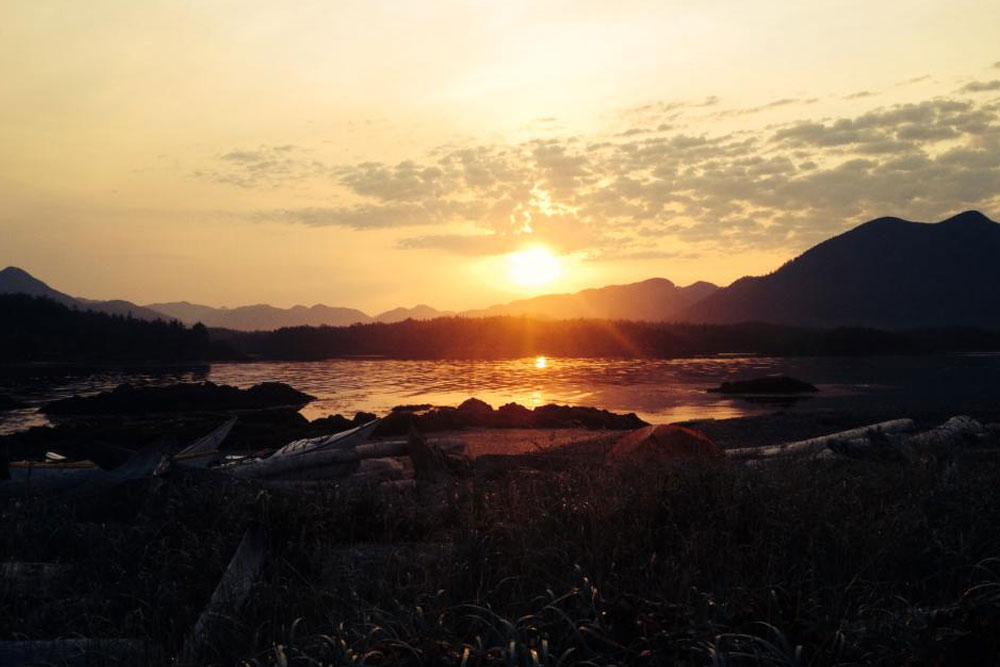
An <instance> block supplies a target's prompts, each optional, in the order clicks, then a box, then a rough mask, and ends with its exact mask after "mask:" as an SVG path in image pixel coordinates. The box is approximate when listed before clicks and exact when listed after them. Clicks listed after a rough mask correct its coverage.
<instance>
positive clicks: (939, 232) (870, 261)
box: [685, 211, 1000, 328]
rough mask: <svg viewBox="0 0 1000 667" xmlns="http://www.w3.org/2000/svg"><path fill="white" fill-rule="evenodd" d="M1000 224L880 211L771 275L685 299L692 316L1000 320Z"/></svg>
mask: <svg viewBox="0 0 1000 667" xmlns="http://www.w3.org/2000/svg"><path fill="white" fill-rule="evenodd" d="M998 258H1000V225H998V224H997V223H995V222H993V221H992V220H990V219H989V218H987V217H986V216H985V215H983V214H982V213H979V212H978V211H967V212H965V213H962V214H960V215H956V216H955V217H953V218H949V219H947V220H945V221H943V222H939V223H936V224H928V223H919V222H908V221H906V220H900V219H899V218H878V219H877V220H872V221H870V222H866V223H865V224H863V225H861V226H859V227H856V228H854V229H852V230H851V231H849V232H846V233H844V234H841V235H840V236H836V237H834V238H832V239H829V240H827V241H824V242H823V243H820V244H819V245H817V246H815V247H813V248H811V249H810V250H808V251H806V252H804V253H803V254H802V255H800V256H799V257H797V258H795V259H793V260H792V261H790V262H788V263H787V264H785V265H784V266H782V267H781V268H780V269H778V270H777V271H775V272H774V273H772V274H770V275H767V276H761V277H756V278H741V279H740V280H737V281H736V282H734V283H733V284H732V285H730V286H729V287H727V288H725V289H722V290H719V291H718V292H716V293H714V294H712V295H710V296H708V297H706V298H705V299H703V300H702V301H700V302H699V303H697V304H695V305H694V306H692V307H691V308H690V309H689V310H688V311H687V312H686V313H685V319H687V320H689V321H695V322H712V323H725V322H750V321H757V322H771V323H775V324H797V325H807V326H820V327H828V326H851V325H863V326H872V327H882V328H905V327H934V326H980V327H1000V260H998Z"/></svg>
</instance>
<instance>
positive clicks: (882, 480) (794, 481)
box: [0, 451, 1000, 666]
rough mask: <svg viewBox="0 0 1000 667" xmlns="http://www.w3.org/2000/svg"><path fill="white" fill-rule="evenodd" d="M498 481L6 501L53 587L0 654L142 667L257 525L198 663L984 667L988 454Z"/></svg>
mask: <svg viewBox="0 0 1000 667" xmlns="http://www.w3.org/2000/svg"><path fill="white" fill-rule="evenodd" d="M493 463H494V464H495V463H496V461H494V462H493ZM505 463H506V464H508V465H505V466H502V467H500V468H498V467H497V466H496V465H493V466H492V467H491V468H490V469H491V471H492V472H491V473H490V474H486V473H485V472H484V471H483V470H484V469H482V467H481V470H480V474H479V475H478V477H477V479H476V480H475V482H474V483H472V484H471V485H468V486H465V487H462V488H459V487H455V488H452V489H449V490H442V489H438V490H437V491H436V492H432V493H430V495H428V494H422V495H420V496H419V497H417V498H414V497H411V496H407V495H400V496H397V497H381V498H375V497H374V496H369V495H366V494H363V493H361V494H352V495H351V496H350V497H344V496H342V495H341V494H340V493H339V492H338V491H336V490H332V489H331V490H326V491H323V492H313V493H308V494H303V493H299V492H297V493H292V492H279V491H265V490H262V489H260V488H258V487H255V486H252V485H249V484H246V483H237V482H229V481H227V482H224V483H221V482H220V481H219V480H218V479H217V478H214V477H212V478H206V477H204V476H202V475H196V474H192V473H187V474H175V475H173V476H172V477H170V478H168V479H161V480H155V481H151V482H142V483H137V484H135V485H133V486H131V487H127V488H121V489H118V490H116V491H115V492H113V493H107V494H103V495H101V496H99V497H88V498H86V499H81V498H74V499H73V500H72V501H66V500H65V499H64V500H59V499H54V498H34V499H27V500H24V501H19V502H10V503H8V504H6V505H5V506H4V507H3V510H2V520H0V555H2V558H3V560H5V561H36V562H37V561H48V562H52V561H56V562H65V563H69V564H72V565H73V567H74V577H73V578H72V581H71V582H70V583H68V584H67V586H68V588H67V590H65V591H64V592H63V594H62V599H60V600H58V601H57V600H49V601H42V602H39V600H37V599H31V600H29V599H21V598H16V597H12V598H9V599H5V600H4V604H3V605H0V637H3V638H7V639H13V638H35V639H41V638H51V637H59V636H71V635H72V636H83V637H139V638H144V639H148V640H149V642H150V645H151V646H155V647H157V653H156V654H155V657H154V656H153V655H151V656H149V658H150V659H151V660H159V661H161V662H164V663H165V662H167V661H169V659H170V656H172V655H176V653H177V652H178V651H179V649H180V647H181V645H182V643H183V640H184V637H185V635H186V634H187V633H188V632H189V629H190V628H191V627H192V625H193V624H194V621H195V619H196V618H197V617H198V615H199V613H200V612H201V609H202V608H203V607H204V605H205V602H206V600H207V599H208V597H209V596H210V595H211V594H212V591H213V589H214V587H215V585H216V582H217V581H218V578H219V576H220V575H221V573H222V571H223V570H224V569H225V567H226V564H227V563H228V560H229V558H230V557H231V556H232V553H233V551H234V549H235V548H236V545H237V544H238V543H239V540H240V537H241V535H242V534H243V532H244V531H245V529H246V528H247V527H248V526H251V525H260V526H261V527H262V528H263V531H264V534H265V535H266V541H267V555H266V559H265V563H264V569H263V572H262V574H261V577H260V580H259V583H258V584H257V585H256V587H255V588H254V590H253V593H252V595H251V597H250V599H249V601H248V602H247V604H246V605H244V607H243V608H242V609H241V610H240V611H239V612H238V613H237V614H236V615H235V617H234V618H232V619H230V621H231V622H228V623H227V625H226V630H225V631H224V632H217V634H216V636H213V637H211V638H210V641H211V644H212V652H213V655H214V658H209V659H208V660H209V661H212V660H214V662H216V663H217V664H234V663H240V662H243V663H246V664H251V665H316V664H467V665H477V664H490V665H492V664H496V665H534V664H546V665H558V664H562V665H570V664H596V665H605V664H677V665H810V666H826V665H860V664H863V665H947V664H955V665H959V664H961V665H992V664H996V663H997V661H998V660H1000V639H998V637H1000V633H998V632H997V631H998V630H1000V560H996V557H997V556H1000V533H998V532H997V531H996V528H995V527H996V525H997V522H998V521H1000V486H998V485H997V484H996V479H997V478H998V475H1000V460H998V459H996V458H995V455H994V454H991V453H987V452H976V451H965V452H961V453H958V454H951V453H949V454H939V455H934V456H929V457H927V458H925V459H924V460H922V461H921V462H920V463H919V464H917V465H911V466H903V465H901V464H893V465H888V464H885V465H880V464H875V463H870V462H868V463H861V462H852V461H844V462H840V463H838V464H826V465H823V466H819V465H818V464H816V463H805V462H792V461H787V462H779V463H776V464H774V465H770V466H767V467H765V468H743V467H730V466H729V465H727V464H725V463H719V464H674V465H664V466H662V467H649V466H646V467H643V468H627V467H626V468H616V469H607V468H603V467H600V466H598V465H596V464H595V458H593V457H586V456H578V457H575V458H573V459H572V461H570V460H568V459H559V460H552V459H547V458H542V457H540V456H535V457H521V458H517V459H514V458H511V459H507V460H505ZM498 470H500V471H501V472H497V471H498ZM504 471H506V472H504ZM385 545H390V546H385Z"/></svg>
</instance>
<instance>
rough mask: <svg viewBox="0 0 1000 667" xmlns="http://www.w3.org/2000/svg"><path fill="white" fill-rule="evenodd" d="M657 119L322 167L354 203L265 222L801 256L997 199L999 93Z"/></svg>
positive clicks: (480, 251)
mask: <svg viewBox="0 0 1000 667" xmlns="http://www.w3.org/2000/svg"><path fill="white" fill-rule="evenodd" d="M859 99H860V98H859ZM802 102H803V101H802V100H796V99H793V98H785V99H779V100H775V101H774V102H771V103H769V104H768V105H764V107H761V108H766V107H777V106H788V107H791V106H792V105H793V104H799V103H802ZM672 104H675V103H659V104H653V105H649V106H651V107H653V108H654V109H656V110H658V111H662V110H663V109H666V108H674V107H671V105H672ZM754 108H756V107H754ZM751 109H753V108H751ZM661 116H662V113H654V114H651V115H650V117H649V118H646V119H645V122H644V121H643V119H642V118H631V119H630V121H631V122H630V126H631V127H630V129H634V130H635V131H627V132H621V131H618V132H615V133H609V134H608V135H599V136H590V137H587V136H563V137H554V138H552V137H550V138H546V139H532V140H527V141H524V142H521V143H510V144H505V143H496V144H481V145H461V146H460V145H451V146H442V147H440V148H438V149H436V150H434V151H431V152H430V153H428V154H426V155H424V156H419V157H418V156H414V158H413V159H411V160H407V161H403V162H398V163H392V164H389V163H381V162H362V163H357V164H348V165H340V166H336V167H329V166H324V167H323V170H322V173H323V174H324V175H325V176H326V177H327V179H328V181H327V182H328V185H329V187H330V189H331V191H332V192H331V195H334V194H335V193H336V192H339V191H343V193H344V194H346V195H348V196H349V197H350V200H355V201H357V203H354V204H351V205H333V206H329V207H311V208H297V209H296V208H289V209H281V210H271V211H263V212H261V213H259V214H258V215H257V216H256V219H258V220H261V221H270V222H284V223H290V224H301V225H308V226H314V227H317V226H331V227H342V228H347V229H353V230H369V229H394V228H398V229H401V230H402V229H407V230H413V231H411V233H407V234H405V235H401V236H400V237H399V238H398V239H397V241H396V244H397V247H399V248H403V249H407V250H437V251H444V252H452V253H457V254H462V255H475V256H482V255H491V254H499V253H505V252H509V251H511V250H513V249H516V248H519V247H521V246H523V245H524V244H526V243H530V242H538V243H545V244H547V245H549V246H551V247H552V248H553V250H556V251H558V252H562V253H579V254H580V255H581V256H583V257H586V258H588V259H592V260H595V261H597V260H608V261H610V260H615V259H636V260H639V259H669V258H671V257H675V258H676V257H681V256H682V255H678V254H677V253H678V252H682V253H683V252H684V251H686V250H688V249H690V248H691V247H697V248H699V252H705V251H708V250H709V249H711V248H712V247H713V246H715V247H724V248H726V250H728V251H735V250H741V249H778V248H780V249H794V250H801V249H802V248H804V247H806V246H808V245H810V244H812V243H815V242H817V241H820V240H822V239H824V238H827V237H829V236H831V235H833V234H836V233H839V232H841V231H844V230H845V229H846V228H848V227H849V226H850V225H852V224H856V223H858V222H861V221H863V220H866V219H870V218H874V217H878V216H880V215H898V216H901V217H908V218H911V219H918V220H935V219H940V218H942V217H945V216H946V215H948V214H949V213H952V212H954V211H958V210H963V209H968V208H983V209H986V210H987V211H988V212H991V209H994V207H998V206H1000V104H998V103H996V102H995V101H991V102H976V101H974V100H972V99H968V98H963V99H948V98H934V99H929V100H925V101H921V102H915V103H908V104H895V105H887V106H881V107H877V108H874V109H871V110H868V111H865V112H862V113H857V114H849V115H844V116H840V117H827V118H810V117H808V116H804V117H801V118H800V119H799V120H795V121H792V122H782V123H779V124H777V125H766V126H761V127H759V128H755V129H750V128H748V129H740V130H739V131H733V132H724V133H713V132H711V131H710V129H706V130H705V131H703V132H693V131H692V130H691V129H690V128H688V129H684V128H680V129H674V128H673V127H661V125H663V123H662V122H661ZM705 127H706V128H707V127H708V126H705ZM307 158H308V155H307V154H306V152H305V151H302V150H300V149H295V148H294V147H292V148H289V149H288V150H284V151H283V150H279V149H278V148H277V147H261V148H257V149H252V150H239V151H237V150H233V151H230V152H228V153H226V154H224V155H221V156H220V157H219V159H218V161H219V163H221V164H224V165H226V166H227V167H228V168H229V169H230V172H226V173H233V174H238V175H240V176H241V177H242V178H246V179H250V181H251V182H256V181H254V180H253V179H254V178H258V179H261V180H260V182H262V183H263V184H265V185H266V184H268V183H271V182H274V181H275V180H276V179H281V178H286V177H289V178H290V176H286V174H288V173H289V172H291V173H301V172H296V170H297V169H301V170H303V171H304V173H312V172H311V170H313V169H318V167H315V166H314V165H311V164H310V161H309V160H308V159H307ZM282 159H285V160H290V161H291V163H290V164H283V163H282V162H281V160H282ZM222 171H224V170H223V169H221V168H220V172H222ZM258 174H266V175H267V177H266V178H264V177H260V176H257V175H258ZM238 184H239V183H238ZM421 227H423V228H425V229H419V230H417V228H421Z"/></svg>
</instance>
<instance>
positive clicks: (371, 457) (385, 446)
mask: <svg viewBox="0 0 1000 667" xmlns="http://www.w3.org/2000/svg"><path fill="white" fill-rule="evenodd" d="M431 444H433V445H434V446H435V447H436V448H438V449H439V450H440V451H442V452H444V453H445V454H446V455H448V454H454V453H460V452H462V451H463V450H464V449H465V443H463V442H461V441H460V440H438V441H431ZM411 456H412V454H411V444H410V442H409V441H407V440H382V441H375V442H366V443H362V444H359V445H356V446H353V447H343V448H332V449H325V450H322V451H318V452H309V453H305V454H298V455H294V456H283V457H277V458H274V457H272V458H266V459H259V460H256V461H251V462H247V463H240V464H235V465H233V466H231V467H230V468H226V469H222V472H226V473H227V474H230V475H233V476H234V477H239V478H241V479H260V480H275V481H288V480H307V481H309V480H323V479H326V480H337V479H346V478H350V477H353V476H355V475H369V474H371V473H373V472H376V471H381V472H385V471H387V470H391V471H394V472H393V473H392V474H396V473H398V472H399V470H400V468H401V467H402V468H404V469H405V468H406V463H405V462H402V461H397V462H390V461H393V460H394V459H400V458H403V457H406V458H409V457H411ZM366 461H367V462H369V463H366ZM371 461H379V463H370V462H371Z"/></svg>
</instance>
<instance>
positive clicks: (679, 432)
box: [606, 424, 725, 464]
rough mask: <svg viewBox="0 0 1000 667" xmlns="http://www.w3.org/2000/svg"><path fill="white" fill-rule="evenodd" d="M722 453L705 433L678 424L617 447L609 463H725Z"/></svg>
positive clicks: (638, 433) (647, 430)
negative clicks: (705, 460)
mask: <svg viewBox="0 0 1000 667" xmlns="http://www.w3.org/2000/svg"><path fill="white" fill-rule="evenodd" d="M724 456H725V455H724V454H723V452H722V449H721V448H719V446H718V445H716V444H715V443H714V442H712V441H711V440H710V439H709V438H708V436H706V435H705V434H704V433H701V432H699V431H696V430H694V429H693V428H688V427H687V426H677V425H674V424H661V425H659V426H646V427H644V428H640V429H637V430H635V431H632V432H631V433H629V434H628V435H626V436H625V437H623V438H622V439H621V440H619V441H618V442H616V443H615V445H614V447H612V448H611V451H610V452H609V453H608V456H607V459H606V461H607V463H609V464H615V463H622V462H625V461H637V462H656V461H675V460H679V459H721V458H724Z"/></svg>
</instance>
